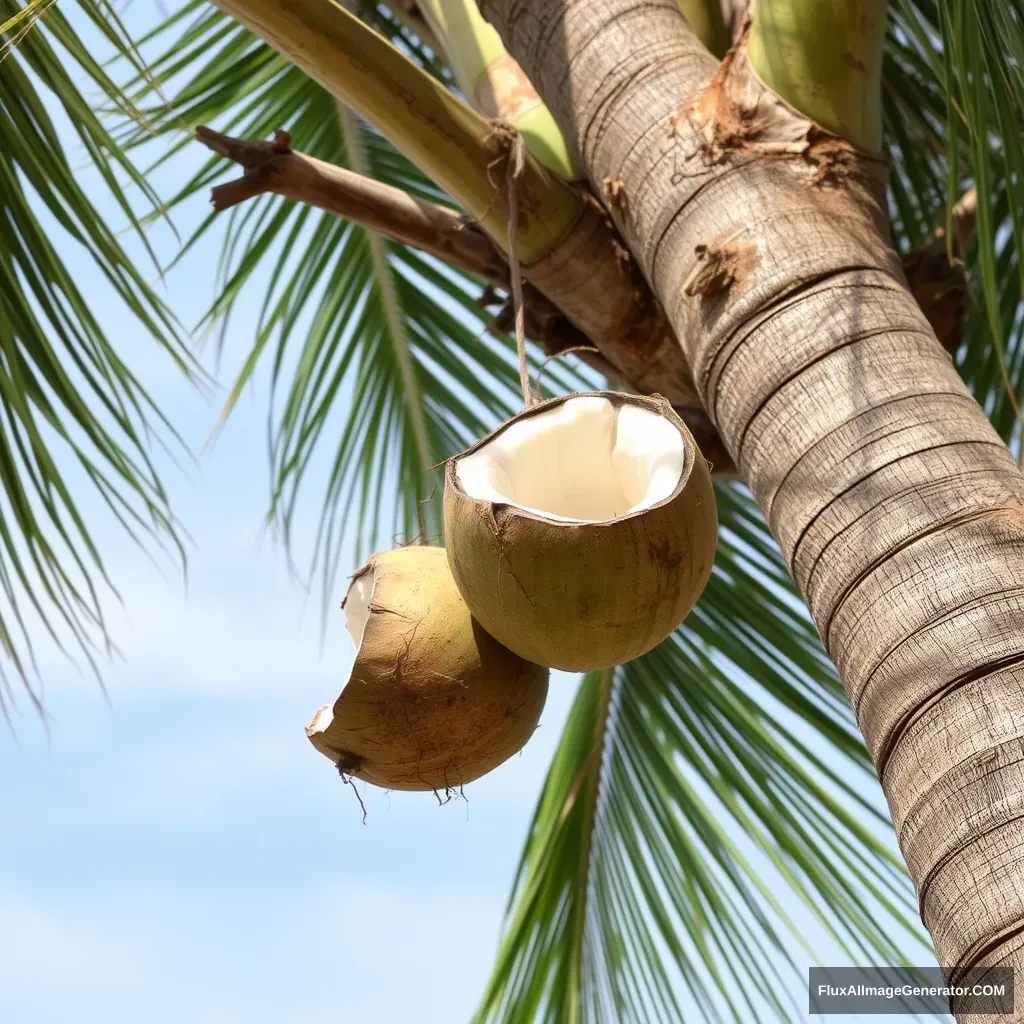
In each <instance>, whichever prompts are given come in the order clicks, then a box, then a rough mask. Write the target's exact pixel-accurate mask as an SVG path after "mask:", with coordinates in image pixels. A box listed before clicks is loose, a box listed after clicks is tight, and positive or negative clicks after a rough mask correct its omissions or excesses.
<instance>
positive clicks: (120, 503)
mask: <svg viewBox="0 0 1024 1024" xmlns="http://www.w3.org/2000/svg"><path fill="white" fill-rule="evenodd" d="M79 6H80V8H81V10H82V11H83V12H84V14H85V15H86V16H87V17H88V19H89V20H90V22H91V25H92V28H93V29H94V30H96V31H97V32H98V33H99V34H100V36H101V38H102V40H103V41H104V43H105V44H107V45H108V46H109V47H110V48H111V49H112V50H113V51H114V52H116V53H120V54H122V55H125V56H127V57H128V58H129V59H131V42H130V40H129V39H127V38H126V37H125V36H124V35H123V33H122V32H121V29H120V27H119V24H118V22H117V19H116V17H115V16H114V14H113V11H112V10H111V9H110V8H109V7H108V5H107V4H106V3H105V2H103V0H82V2H81V3H80V5H79ZM25 10H27V8H26V7H23V6H22V5H20V4H17V3H14V2H12V0H0V25H4V26H6V28H7V32H6V35H4V34H0V138H2V139H3V144H2V146H0V289H2V294H3V303H2V312H0V352H2V356H3V358H2V360H0V399H2V401H0V405H2V408H3V414H2V417H0V588H2V598H0V648H2V650H3V652H4V654H5V655H6V657H7V658H8V659H9V661H10V663H11V664H12V665H13V666H14V668H15V670H16V671H17V673H19V674H20V675H21V676H22V677H23V679H26V681H27V678H26V676H27V673H29V672H30V670H31V667H32V666H33V665H34V663H35V655H34V648H33V643H32V634H33V632H34V629H33V624H32V620H33V619H34V620H36V622H37V623H38V624H41V626H42V628H43V629H44V630H45V631H47V632H48V633H49V635H50V637H51V638H52V640H54V641H55V642H56V643H57V644H58V645H59V646H60V647H61V649H62V650H65V651H66V653H69V654H70V653H71V650H72V649H74V650H77V651H78V652H79V654H82V655H84V656H85V657H86V658H87V659H88V660H89V662H90V663H91V664H93V667H94V668H95V667H96V663H95V661H94V657H93V655H94V652H95V651H98V650H100V649H101V648H102V647H103V646H104V645H105V646H106V649H107V650H109V648H110V639H109V637H108V635H107V631H106V627H105V622H104V617H103V607H102V594H103V590H104V587H105V586H106V587H109V586H111V580H110V579H109V577H108V575H107V570H106V567H105V563H104V560H103V557H102V554H101V552H100V550H99V548H98V547H97V544H96V543H95V542H94V539H93V531H92V530H91V529H90V526H89V523H88V522H87V519H88V518H89V517H87V516H86V515H85V513H83V511H82V508H83V504H84V498H85V496H86V495H87V494H88V492H89V490H90V489H92V491H93V495H92V497H93V498H94V499H97V498H98V499H99V502H100V504H101V505H103V506H105V508H106V509H107V511H109V512H110V513H111V514H112V515H113V516H114V517H116V519H117V520H118V521H119V522H120V524H121V525H122V526H123V527H124V529H125V530H126V531H127V532H128V534H129V535H130V536H131V537H133V538H134V539H135V540H137V541H140V542H143V541H145V540H146V538H147V537H148V538H149V539H155V540H156V541H157V542H158V543H160V544H163V545H164V546H168V545H169V546H170V548H171V549H172V550H173V551H174V552H175V553H176V555H177V556H179V557H181V558H182V559H183V550H182V548H181V544H180V541H179V539H178V533H177V529H176V524H175V522H174V519H173V516H172V514H171V511H170V508H169V505H168V500H167V494H166V492H165V490H164V488H163V485H162V484H161V482H160V478H159V475H158V474H157V472H156V469H155V467H154V464H153V462H152V460H151V457H150V454H149V450H150V445H151V443H152V441H153V440H154V439H160V438H162V439H163V440H164V442H165V443H166V442H167V441H171V440H176V435H174V433H173V431H172V430H171V429H170V427H169V424H168V423H167V421H166V419H165V418H164V417H163V415H162V414H161V413H160V411H159V409H158V408H157V407H156V406H155V404H154V403H153V401H152V400H151V398H150V396H149V395H148V394H147V391H146V389H145V388H144V387H143V385H142V384H141V382H140V381H139V379H138V377H137V376H136V375H135V373H134V372H133V371H132V369H131V368H130V367H129V366H127V365H126V364H125V362H124V361H123V360H122V358H121V356H120V355H119V354H118V352H119V348H118V346H115V345H114V344H113V343H112V342H111V340H110V339H109V338H108V336H107V335H106V334H105V332H104V328H103V326H102V325H101V323H100V320H99V319H98V317H97V312H96V306H97V302H96V299H95V297H94V296H93V297H87V294H89V295H91V294H92V293H94V292H96V291H100V292H105V298H104V303H105V304H106V303H108V302H110V301H114V302H116V303H118V304H119V305H120V308H121V309H122V310H123V311H124V312H125V313H126V314H127V317H128V319H127V320H126V329H125V333H129V332H135V333H137V334H139V335H144V336H148V337H149V338H151V339H152V340H153V341H154V342H155V343H156V345H157V346H159V347H160V348H161V349H163V351H164V352H165V353H166V354H167V355H168V356H169V358H170V360H171V361H173V362H174V363H176V364H177V366H178V367H179V368H180V369H181V370H182V371H184V372H185V374H186V375H189V376H192V375H193V374H194V372H195V367H194V365H193V363H192V361H191V357H190V356H189V354H188V350H187V349H186V348H185V346H184V344H183V341H182V338H181V334H180V332H179V329H178V326H177V324H176V323H175V322H174V320H173V318H172V317H171V315H170V314H169V313H168V311H167V309H166V308H165V306H164V305H163V303H162V301H161V300H160V298H159V297H158V296H157V294H156V292H155V291H154V290H153V289H152V287H151V286H150V285H149V283H148V282H147V280H146V275H145V274H144V273H143V271H142V270H140V269H139V268H138V266H137V264H136V262H135V260H134V259H133V257H132V256H131V255H130V254H129V253H128V252H126V251H125V249H124V248H123V247H122V244H121V242H120V240H119V237H118V234H117V232H116V231H115V230H114V229H113V228H112V227H111V226H110V225H109V223H108V221H109V220H111V219H115V218H120V219H121V220H123V221H124V222H125V223H126V224H127V227H128V228H129V229H130V230H131V231H132V233H133V234H134V238H135V241H136V242H137V243H138V245H139V247H140V248H141V249H142V251H143V253H144V254H145V252H146V251H147V250H146V242H145V236H144V235H143V233H142V230H141V226H140V222H139V219H138V215H137V214H136V212H135V209H134V207H133V206H132V204H131V202H130V200H129V197H128V190H129V189H130V188H134V189H136V190H137V193H138V195H139V196H141V198H142V199H143V200H144V201H145V202H146V203H148V204H149V206H151V207H153V208H156V207H158V205H159V200H158V198H157V196H156V195H155V194H154V193H153V191H152V189H151V188H150V187H149V186H148V185H147V183H146V180H145V177H144V176H143V175H142V174H141V173H140V172H139V170H138V169H137V168H136V167H135V166H134V165H133V163H132V162H131V160H130V159H129V157H128V156H127V155H126V154H125V153H124V152H123V150H122V149H121V148H120V147H119V146H118V145H117V143H116V142H115V140H114V139H113V138H112V137H111V135H110V134H109V132H108V130H107V129H106V128H105V127H104V125H103V123H102V122H101V121H100V120H99V118H98V117H97V116H96V114H95V113H94V112H93V110H92V109H91V106H90V103H89V102H88V101H87V99H86V98H85V96H84V95H83V91H82V89H83V87H85V88H89V89H91V90H95V89H99V90H101V91H102V93H103V94H105V95H106V96H108V97H110V98H111V100H112V101H115V102H118V103H123V100H122V99H121V97H120V94H119V92H118V90H117V88H116V86H115V84H114V83H113V82H112V81H111V80H110V78H109V77H108V76H107V73H106V71H105V70H104V68H103V67H102V66H101V65H100V64H99V63H97V61H96V59H95V57H94V55H93V53H92V52H91V50H90V48H89V47H87V46H86V45H85V44H84V43H83V42H82V41H81V40H80V39H79V37H78V35H77V34H76V32H75V31H74V30H73V28H72V26H71V25H70V24H69V23H68V21H67V20H66V19H65V17H64V14H63V12H62V11H61V10H60V9H58V8H57V7H56V6H55V5H53V4H50V3H46V4H39V5H36V6H35V7H34V8H33V9H32V10H30V11H29V13H28V14H27V15H23V16H21V17H19V14H20V12H22V11H25ZM55 112H56V116H57V117H58V118H59V124H58V121H57V120H55V117H54V114H55ZM69 136H70V137H71V138H73V139H74V140H75V143H76V150H75V152H74V161H72V158H71V155H70V154H69V152H68V150H67V148H66V146H65V143H64V141H62V140H65V139H67V138H69ZM83 161H84V163H85V164H86V165H87V168H88V170H83V168H82V166H81V165H82V163H83ZM86 181H87V182H89V183H90V184H89V187H88V189H86V188H85V187H84V186H83V182H86ZM126 183H127V184H126ZM100 204H103V205H102V207H101V206H100ZM153 266H154V273H155V267H156V265H155V261H154V264H153ZM86 276H89V277H90V278H91V281H92V283H91V284H90V285H89V286H88V287H86V286H85V285H84V284H83V280H84V279H85V277H86ZM97 277H98V278H100V279H102V282H103V286H102V287H98V286H97V284H96V283H95V280H96V278H97ZM69 467H71V468H69ZM37 635H38V634H37ZM69 644H70V647H69V646H68V645H69ZM5 679H6V677H5V676H4V674H3V664H2V663H0V680H5ZM6 685H7V684H6V682H5V681H4V683H3V686H4V688H6ZM6 692H7V693H8V694H9V692H10V691H9V690H8V691H6ZM4 696H5V689H0V704H2V702H3V697H4Z"/></svg>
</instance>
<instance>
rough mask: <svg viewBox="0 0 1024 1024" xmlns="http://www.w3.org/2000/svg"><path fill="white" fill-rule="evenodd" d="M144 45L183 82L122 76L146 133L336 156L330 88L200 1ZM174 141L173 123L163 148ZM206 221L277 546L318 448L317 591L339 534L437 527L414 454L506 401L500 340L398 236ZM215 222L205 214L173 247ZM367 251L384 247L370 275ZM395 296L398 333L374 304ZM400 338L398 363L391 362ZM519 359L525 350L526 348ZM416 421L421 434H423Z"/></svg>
mask: <svg viewBox="0 0 1024 1024" xmlns="http://www.w3.org/2000/svg"><path fill="white" fill-rule="evenodd" d="M186 15H189V17H188V18H186ZM148 42H150V43H155V42H159V43H160V45H161V47H162V48H163V50H164V54H163V56H158V57H156V58H155V59H154V60H152V61H151V64H150V72H151V75H152V76H155V78H158V79H160V80H163V81H165V82H169V83H171V85H172V86H173V85H174V83H175V82H176V81H178V80H179V78H180V79H182V80H183V81H184V84H183V85H181V87H180V88H179V89H177V90H176V91H175V90H173V89H172V90H171V92H170V100H169V102H168V103H167V104H164V103H163V102H162V101H158V102H156V103H153V102H152V94H151V89H152V82H151V79H148V78H143V79H140V80H139V81H138V83H137V88H138V92H137V93H135V94H134V95H133V99H134V100H136V101H137V102H139V103H143V102H145V101H146V100H147V99H148V100H149V102H150V103H151V104H152V106H151V107H150V108H148V109H147V110H146V116H147V124H148V125H149V129H150V130H154V129H156V130H158V131H164V132H181V129H182V128H183V127H184V128H186V129H190V128H192V127H193V126H195V125H197V124H200V123H206V122H218V123H219V125H220V126H221V128H222V130H224V131H226V132H230V133H232V134H234V135H241V136H244V137H246V138H265V137H267V136H268V135H270V134H271V133H272V132H273V131H274V129H276V128H279V127H282V126H283V127H287V129H288V130H289V132H290V133H291V136H292V140H293V144H294V146H295V148H296V149H297V150H301V151H303V152H305V153H309V154H310V155H312V156H316V157H318V158H320V159H322V160H326V161H329V162H330V163H333V164H337V165H339V166H344V167H352V166H353V161H352V155H353V154H352V153H350V152H349V149H350V148H351V147H350V146H347V145H346V139H345V137H344V133H343V132H342V131H341V128H340V122H339V118H338V111H337V106H336V103H335V101H334V99H333V98H332V97H331V96H330V95H329V94H328V93H326V92H325V91H324V90H323V89H322V88H321V87H320V86H319V85H317V84H316V83H314V82H312V81H311V80H310V79H309V78H307V77H306V76H305V75H304V74H303V73H302V72H300V71H298V70H297V69H296V68H294V67H293V66H291V65H290V64H289V63H288V62H287V61H286V60H284V59H283V58H282V57H280V56H279V55H277V54H276V53H275V52H274V51H273V50H271V49H270V48H269V47H267V46H266V45H265V44H263V43H262V42H261V41H259V40H258V39H256V38H255V37H254V36H253V35H251V34H250V33H249V32H248V31H246V30H245V29H243V28H241V27H240V26H238V25H235V24H234V23H232V22H231V21H230V20H229V19H227V18H225V17H224V16H223V15H221V14H220V13H219V12H217V11H215V10H213V9H212V8H210V7H209V6H208V5H207V4H205V3H203V4H198V3H193V4H189V5H187V6H186V7H185V8H184V9H183V10H182V11H181V12H179V13H178V14H177V15H175V16H174V17H173V18H172V19H171V20H170V21H169V22H168V23H166V24H165V25H164V26H163V27H162V28H161V29H160V30H158V31H157V32H156V33H155V34H154V35H153V36H152V37H151V38H150V39H149V40H148ZM148 137H149V136H148V134H144V133H143V132H142V131H141V130H140V129H138V128H137V127H136V126H134V125H127V126H126V128H125V141H126V142H127V143H128V144H134V143H141V142H143V141H145V140H146V139H147V138H148ZM350 141H351V139H350ZM359 142H360V147H359V148H360V150H361V153H360V156H359V161H358V166H357V169H358V170H359V171H360V172H361V173H366V174H369V175H370V176H371V177H374V178H376V179H377V180H380V181H384V182H387V183H389V184H392V185H395V186H397V187H399V188H402V189H404V190H405V191H407V192H410V193H412V194H414V195H416V196H419V197H421V198H425V199H428V200H431V201H433V202H443V203H449V204H450V200H449V199H448V198H447V197H446V196H445V195H444V194H443V193H441V192H440V191H439V190H438V189H437V187H436V186H435V185H434V184H433V183H432V182H430V181H429V179H427V178H425V177H424V176H423V174H422V173H421V172H420V171H419V170H418V169H417V168H416V167H415V166H413V165H412V164H411V163H410V162H409V161H408V160H406V159H405V158H404V157H403V156H401V154H399V153H398V152H397V151H396V150H395V149H394V148H393V147H392V146H391V145H390V144H389V143H388V142H387V141H386V140H385V139H383V138H382V137H381V136H380V135H379V134H377V133H376V132H375V131H373V130H372V129H370V128H369V127H368V126H365V125H362V126H361V127H360V131H359ZM190 144H193V143H191V139H190V136H188V135H184V134H181V135H180V136H179V138H178V140H177V141H176V142H175V143H174V145H173V146H172V147H170V150H169V151H170V153H173V152H176V151H178V150H180V149H181V148H182V147H183V146H185V145H190ZM161 159H166V156H163V157H161ZM224 169H225V164H224V162H223V161H221V160H219V159H213V160H210V161H208V162H207V163H206V164H205V165H204V166H203V167H202V168H201V169H200V170H199V171H198V172H197V173H196V174H195V175H193V176H192V177H191V178H190V179H189V180H188V181H187V182H186V183H185V184H184V185H183V186H182V188H181V190H180V192H179V193H178V194H177V195H175V196H174V197H172V199H171V200H170V204H171V206H174V205H175V204H177V203H180V202H183V201H184V200H186V199H188V198H189V197H192V196H194V195H196V193H200V192H204V191H205V190H206V189H207V188H208V187H209V186H210V185H211V183H213V182H214V181H215V180H216V179H217V178H218V177H220V176H221V175H222V174H223V171H224ZM222 219H223V221H224V224H225V228H224V233H225V241H224V248H223V259H222V267H221V279H220V281H219V283H218V294H217V297H216V299H215V300H214V302H213V305H212V306H211V309H210V311H209V313H208V315H207V317H206V319H205V321H204V326H206V327H214V328H216V329H217V330H218V331H219V337H220V338H221V339H223V337H224V332H225V331H226V329H227V325H228V324H229V322H230V317H231V314H232V311H233V310H234V309H235V307H236V305H237V303H238V302H239V301H242V300H243V299H245V298H248V299H249V300H250V301H251V299H252V297H254V296H256V295H258V296H259V303H260V317H259V323H258V327H257V330H256V337H255V339H254V343H253V347H252V350H251V351H250V353H249V355H248V357H247V359H246V361H245V365H244V367H243V369H242V371H241V373H240V374H239V376H238V378H237V380H236V382H235V384H234V386H233V387H232V390H231V394H230V397H229V400H228V406H227V410H228V411H229V410H230V408H231V406H232V405H233V403H234V402H235V401H236V400H237V398H238V396H239V394H240V393H241V391H242V389H243V388H244V387H245V385H246V384H247V383H248V382H249V381H250V380H251V378H252V375H253V373H254V372H255V370H256V367H257V365H258V364H259V362H260V361H261V359H264V358H265V359H267V360H268V361H269V362H270V364H271V366H272V388H273V395H274V398H275V405H274V408H273V410H272V412H271V425H270V435H271V441H270V447H271V463H272V501H271V517H272V519H273V521H274V522H275V523H276V524H277V525H278V526H280V527H281V529H282V533H283V537H284V539H285V541H286V543H287V542H288V541H289V538H290V536H291V525H292V522H293V517H294V513H295V511H296V508H297V502H298V500H299V496H300V494H301V493H303V491H304V486H305V485H306V484H307V471H308V470H309V467H310V465H311V463H312V460H313V456H314V452H315V451H319V450H321V449H323V448H324V447H326V448H328V449H329V459H328V463H329V464H328V468H327V471H326V482H325V485H324V489H323V492H322V494H320V495H318V497H317V499H316V500H317V503H318V505H319V507H321V508H322V510H323V512H322V516H321V522H320V530H319V534H318V537H317V540H316V544H315V549H314V551H313V554H312V560H311V564H312V566H314V567H315V568H316V569H317V570H319V571H320V573H321V582H322V591H323V596H324V598H325V599H326V597H327V596H328V595H329V594H330V593H331V592H332V590H333V583H334V581H335V579H336V577H337V574H338V572H339V571H340V569H341V566H339V565H338V564H337V561H336V558H337V556H338V553H339V552H340V551H341V550H342V545H341V544H340V538H341V534H342V531H344V534H345V537H346V539H353V540H354V541H355V543H356V547H357V549H358V550H359V551H360V552H361V553H365V552H366V551H367V550H368V549H369V548H371V547H374V546H380V545H382V544H384V545H388V546H389V545H390V544H391V543H392V542H393V538H394V537H395V535H396V534H397V535H400V536H403V537H406V538H408V537H411V536H412V535H413V534H415V533H416V532H417V531H418V530H419V528H420V527H419V516H420V515H421V514H422V515H423V517H424V524H423V526H424V529H425V530H426V532H427V534H428V535H433V534H437V533H439V531H440V510H441V502H440V492H439V491H438V493H437V498H436V500H434V501H431V502H429V503H424V502H425V500H426V499H428V498H430V496H431V494H432V493H433V490H434V486H435V485H436V484H437V483H439V479H438V476H437V474H436V473H431V472H428V471H427V470H426V468H425V467H424V460H423V458H422V457H421V450H422V449H423V448H424V447H427V448H428V449H429V452H430V453H431V460H432V463H437V462H440V461H441V460H443V459H445V458H446V457H448V456H449V455H452V454H454V453H456V452H457V451H459V450H461V449H463V448H465V447H467V446H468V445H469V444H470V443H472V442H473V441H475V440H476V439H477V438H478V437H479V436H480V435H481V434H482V433H485V432H486V431H487V430H488V429H490V428H491V427H492V426H493V424H494V423H495V422H498V421H500V420H502V419H504V418H506V417H507V416H509V415H511V414H512V413H513V412H514V411H515V409H516V408H517V407H518V398H517V395H518V375H517V369H516V363H515V357H514V352H513V351H512V345H511V341H510V339H507V338H504V339H494V338H491V337H489V336H487V335H486V333H485V328H486V324H485V321H484V319H482V316H481V313H482V311H481V309H480V307H479V305H478V304H477V302H476V296H477V295H479V294H480V291H481V289H482V283H481V282H479V281H477V280H476V279H474V278H472V277H471V276H470V275H468V274H464V273H461V272H459V271H457V270H455V269H453V268H451V267H448V266H443V265H441V264H440V263H438V262H437V261H436V260H434V259H432V258H430V257H426V256H424V255H423V254H421V253H419V252H416V251H415V250H412V249H410V248H408V247H406V246H402V245H398V244H393V243H390V242H388V243H383V242H382V241H381V240H379V239H378V240H376V241H371V239H370V236H369V235H368V234H367V232H365V231H364V230H363V229H361V228H358V227H354V226H353V225H351V224H349V223H347V222H344V221H341V220H339V219H337V218H335V217H333V216H331V215H329V214H325V213H322V212H320V211H318V210H313V209H311V208H309V207H306V206H302V205H300V204H295V203H292V202H290V201H287V200H282V199H280V198H278V197H275V196H263V197H260V198H258V199H256V200H253V201H251V202H249V203H247V204H246V205H244V206H242V207H237V208H235V209H234V210H233V211H232V212H231V213H230V215H228V216H227V217H223V218H222ZM217 223H218V221H217V219H216V218H214V217H213V216H211V217H209V218H208V219H207V220H206V221H205V222H204V223H203V224H202V225H201V226H200V227H199V228H198V229H197V230H196V232H195V233H194V235H193V236H192V237H191V238H190V239H189V240H188V242H187V243H186V245H185V246H184V248H183V252H182V254H181V256H184V255H185V254H186V253H187V252H188V250H189V248H190V247H191V246H193V245H195V244H196V243H197V242H198V241H199V240H200V239H201V238H204V237H205V236H206V235H207V234H208V233H209V232H210V231H212V230H213V229H214V228H215V226H216V225H217ZM375 248H376V249H377V250H378V252H386V253H387V273H386V274H383V273H382V267H381V261H380V259H379V258H378V259H376V260H375V258H374V250H375ZM181 256H179V259H180V258H181ZM268 277H269V284H267V283H266V281H267V278H268ZM396 307H397V309H398V310H400V312H401V315H402V327H401V331H398V330H396V328H395V324H394V317H393V315H390V313H393V312H394V308H396ZM389 311H390V313H389ZM389 319H390V323H389ZM399 334H401V337H399V336H398V335H399ZM405 349H408V354H409V363H410V365H409V367H408V368H407V372H403V371H402V369H401V365H400V364H401V362H402V359H403V355H402V353H403V351H404V350H405ZM532 358H533V360H534V364H535V365H536V359H537V356H536V353H535V352H534V353H533V354H532ZM545 382H546V383H548V384H549V385H550V384H553V385H554V386H555V388H558V387H566V386H571V385H572V384H573V383H576V384H578V383H581V382H584V383H589V382H588V381H586V379H585V378H583V377H581V376H579V375H578V374H576V373H574V371H572V370H570V369H569V368H567V367H565V366H562V367H556V368H554V369H551V368H549V370H548V371H547V372H546V373H545ZM417 401H419V402H420V403H421V406H422V407H421V408H416V407H415V405H416V402H417ZM418 423H419V424H421V425H420V426H418V425H417V424H418ZM418 433H419V434H420V435H422V434H423V433H425V434H426V438H425V440H426V445H425V446H424V444H423V443H422V442H418V441H417V434H418ZM328 437H330V438H331V440H330V441H328V440H327V438H328ZM335 439H337V440H335ZM396 495H397V498H396ZM385 510H387V511H385Z"/></svg>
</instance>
